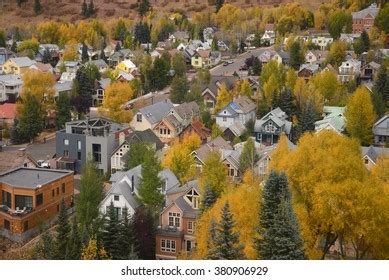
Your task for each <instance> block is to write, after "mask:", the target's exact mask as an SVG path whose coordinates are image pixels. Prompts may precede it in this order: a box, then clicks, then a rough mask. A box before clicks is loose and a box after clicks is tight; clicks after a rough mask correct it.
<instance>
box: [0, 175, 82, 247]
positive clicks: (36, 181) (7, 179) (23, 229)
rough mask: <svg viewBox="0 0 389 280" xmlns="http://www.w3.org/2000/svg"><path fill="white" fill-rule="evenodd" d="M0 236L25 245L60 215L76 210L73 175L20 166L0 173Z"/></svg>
mask: <svg viewBox="0 0 389 280" xmlns="http://www.w3.org/2000/svg"><path fill="white" fill-rule="evenodd" d="M0 190H1V192H0V201H1V206H0V235H1V236H4V237H7V238H9V239H11V240H13V241H15V242H24V241H25V240H27V239H28V238H30V237H32V236H33V235H35V234H36V233H38V232H39V229H38V228H39V225H41V224H42V223H45V222H50V221H52V220H53V218H55V216H56V215H57V214H58V212H59V210H60V209H59V208H60V202H61V200H62V199H63V200H64V202H65V206H66V208H70V207H73V199H74V198H73V195H74V179H73V172H69V171H63V170H52V169H44V168H26V167H19V168H16V169H13V170H9V171H7V172H5V173H2V174H0Z"/></svg>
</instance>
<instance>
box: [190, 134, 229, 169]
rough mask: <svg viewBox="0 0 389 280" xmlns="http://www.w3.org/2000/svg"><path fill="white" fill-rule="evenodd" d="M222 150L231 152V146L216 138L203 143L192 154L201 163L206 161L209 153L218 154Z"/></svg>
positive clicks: (219, 137)
mask: <svg viewBox="0 0 389 280" xmlns="http://www.w3.org/2000/svg"><path fill="white" fill-rule="evenodd" d="M222 149H224V150H232V146H231V145H230V144H229V143H228V142H227V141H226V140H224V139H223V137H221V136H218V137H217V138H215V139H213V140H212V141H210V142H208V143H205V144H204V145H202V146H201V147H200V148H198V149H197V150H196V151H194V152H193V153H192V154H194V155H196V156H197V158H198V159H199V160H200V161H201V162H203V163H204V162H205V160H206V159H207V157H208V155H209V153H211V152H213V151H217V152H220V151H221V150H222Z"/></svg>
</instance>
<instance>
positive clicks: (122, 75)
mask: <svg viewBox="0 0 389 280" xmlns="http://www.w3.org/2000/svg"><path fill="white" fill-rule="evenodd" d="M133 71H135V70H133ZM133 79H135V77H134V75H132V74H131V73H127V72H124V71H119V73H118V75H117V76H116V81H119V82H124V83H127V82H130V81H132V80H133Z"/></svg>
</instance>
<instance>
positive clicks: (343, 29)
mask: <svg viewBox="0 0 389 280" xmlns="http://www.w3.org/2000/svg"><path fill="white" fill-rule="evenodd" d="M351 25H352V18H351V15H350V14H349V13H346V12H345V11H343V10H339V9H338V10H335V11H334V12H333V13H331V14H330V16H329V18H328V31H329V32H330V34H331V36H332V38H334V39H339V37H340V33H349V31H350V30H351Z"/></svg>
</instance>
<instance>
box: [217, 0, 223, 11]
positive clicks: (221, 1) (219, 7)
mask: <svg viewBox="0 0 389 280" xmlns="http://www.w3.org/2000/svg"><path fill="white" fill-rule="evenodd" d="M223 5H224V0H216V13H217V12H219V10H220V9H221V8H222V7H223Z"/></svg>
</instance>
